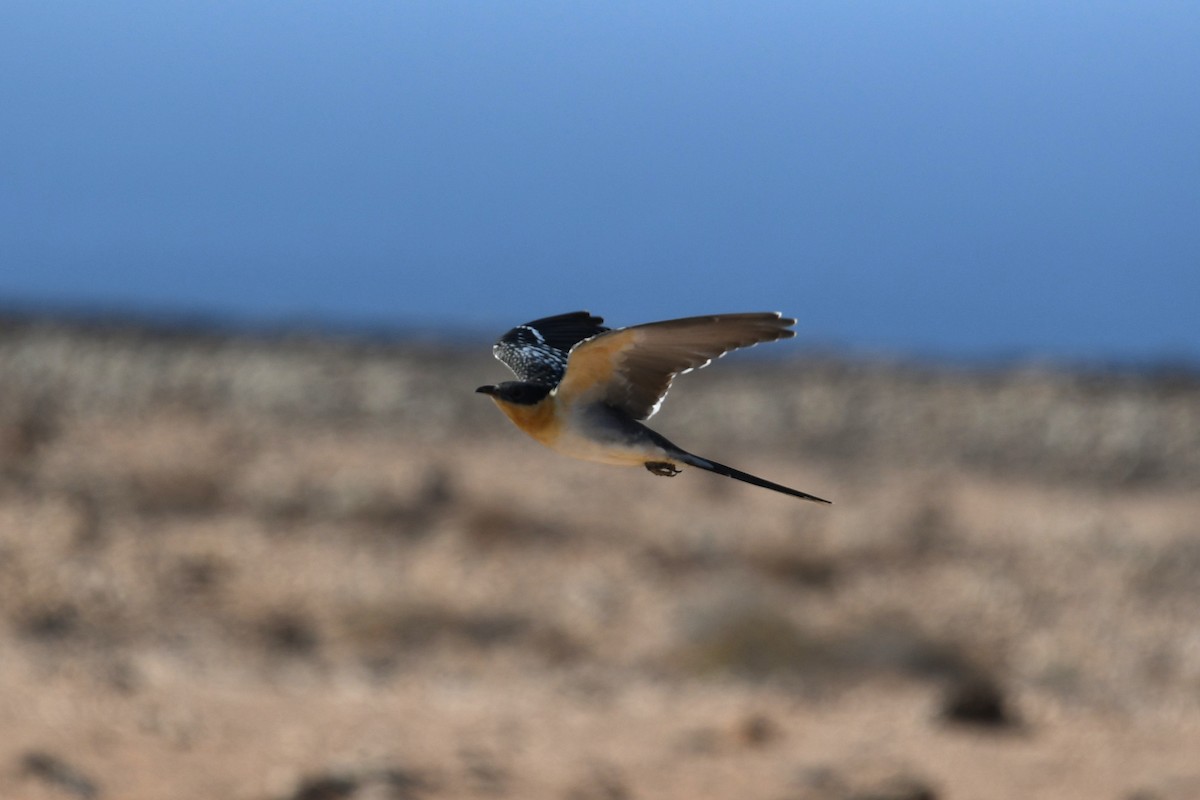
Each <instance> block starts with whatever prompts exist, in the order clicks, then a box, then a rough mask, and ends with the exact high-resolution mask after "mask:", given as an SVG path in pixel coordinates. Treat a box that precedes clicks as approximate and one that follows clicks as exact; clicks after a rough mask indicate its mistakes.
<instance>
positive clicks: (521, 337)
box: [492, 311, 608, 386]
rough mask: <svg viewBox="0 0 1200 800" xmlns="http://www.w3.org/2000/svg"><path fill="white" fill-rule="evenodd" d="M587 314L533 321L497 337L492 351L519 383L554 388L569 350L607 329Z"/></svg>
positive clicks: (564, 368) (564, 366)
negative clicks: (520, 381)
mask: <svg viewBox="0 0 1200 800" xmlns="http://www.w3.org/2000/svg"><path fill="white" fill-rule="evenodd" d="M603 322H604V320H603V319H601V318H600V317H597V316H593V315H592V314H589V313H588V312H587V311H575V312H572V313H570V314H559V315H558V316H554V317H544V318H542V319H535V320H534V321H533V322H526V323H525V324H524V325H518V326H517V327H515V328H513V329H512V330H510V331H509V332H508V333H506V334H504V335H503V336H501V337H500V339H499V340H498V341H497V342H496V344H495V346H493V347H492V352H493V353H495V355H496V358H498V359H500V361H502V362H504V364H505V366H507V367H508V368H509V369H511V370H512V371H513V373H514V374H516V376H517V378H518V379H519V380H522V381H525V382H526V383H536V384H539V385H542V386H557V385H558V382H559V381H561V380H562V377H563V373H564V372H565V371H566V368H567V355H568V354H569V353H570V352H571V348H572V347H574V346H575V345H577V344H578V343H579V342H582V341H583V340H585V339H590V338H591V337H593V336H595V335H596V334H599V333H604V332H605V331H607V330H608V328H606V327H604V325H603V324H602V323H603Z"/></svg>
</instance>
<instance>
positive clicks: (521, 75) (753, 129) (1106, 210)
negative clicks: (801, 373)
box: [0, 0, 1200, 361]
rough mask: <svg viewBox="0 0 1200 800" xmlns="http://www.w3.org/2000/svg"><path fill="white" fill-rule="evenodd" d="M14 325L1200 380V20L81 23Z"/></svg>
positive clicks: (732, 14)
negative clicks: (382, 332) (713, 330)
mask: <svg viewBox="0 0 1200 800" xmlns="http://www.w3.org/2000/svg"><path fill="white" fill-rule="evenodd" d="M4 18H5V19H4V24H3V26H0V109H3V110H2V111H0V306H9V307H13V306H18V307H24V308H32V307H48V308H73V309H100V310H106V311H113V310H118V311H120V310H129V311H135V312H140V313H152V314H156V315H162V314H171V313H183V314H190V315H197V314H198V315H211V316H215V317H217V318H225V319H229V320H234V321H239V322H251V323H265V324H277V323H288V322H292V321H296V320H306V321H316V322H326V323H331V324H337V325H355V324H363V325H370V326H380V325H382V326H395V327H405V326H410V325H421V326H465V327H467V328H470V329H471V330H479V331H489V330H493V329H495V330H497V332H498V331H499V330H503V329H504V328H507V327H508V326H509V325H510V324H512V323H515V322H518V321H522V320H524V319H529V318H532V317H536V316H542V315H544V314H548V313H554V312H558V311H566V310H573V309H576V308H587V309H590V310H592V311H594V312H597V313H601V314H603V315H605V316H606V317H608V319H609V320H610V322H612V323H614V324H618V325H619V324H630V323H634V322H639V321H646V320H650V319H660V318H666V317H671V316H685V315H690V314H697V313H708V312H714V311H741V310H755V309H779V310H783V311H785V312H787V313H789V314H792V315H795V316H797V317H799V318H800V324H799V326H798V327H799V330H800V334H801V337H802V338H803V340H805V341H806V342H808V343H809V344H814V345H820V346H833V347H841V348H847V349H851V350H856V351H865V352H882V353H896V354H906V355H935V356H951V357H955V358H978V357H985V358H986V357H994V356H1011V355H1033V356H1048V357H1053V358H1065V359H1083V360H1112V359H1117V360H1139V359H1149V360H1159V359H1180V358H1183V359H1188V360H1192V361H1200V46H1197V42H1200V5H1198V4H1196V3H1192V2H1174V3H1166V2H1153V0H1152V1H1151V2H1137V3H1134V2H1125V3H1114V2H1078V3H1073V2H1061V3H1043V2H1019V1H1018V0H1005V1H1004V2H986V1H985V2H970V3H967V2H960V3H920V2H918V3H908V4H901V3H891V2H886V3H885V2H855V3H850V2H844V0H838V1H837V2H785V3H721V4H715V3H694V2H687V3H685V2H674V1H673V0H672V1H670V2H655V3H645V2H637V3H621V2H606V3H563V2H546V3H532V2H512V3H485V2H462V3H457V2H429V3H413V2H358V1H356V0H350V1H348V2H338V3H320V4H318V3H298V2H205V3H189V2H179V3H163V2H144V3H141V2H121V1H120V0H110V2H105V3H93V2H65V1H64V2H54V0H37V1H36V2H24V1H23V0H14V1H13V2H10V3H7V4H6V6H5V13H4Z"/></svg>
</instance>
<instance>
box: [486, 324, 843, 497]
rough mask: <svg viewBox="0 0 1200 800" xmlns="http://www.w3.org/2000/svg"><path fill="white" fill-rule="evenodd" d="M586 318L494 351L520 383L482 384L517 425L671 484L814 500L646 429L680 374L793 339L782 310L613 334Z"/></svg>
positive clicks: (533, 328) (519, 331) (517, 333)
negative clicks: (718, 483)
mask: <svg viewBox="0 0 1200 800" xmlns="http://www.w3.org/2000/svg"><path fill="white" fill-rule="evenodd" d="M603 323H604V320H603V319H601V318H600V317H597V316H593V315H592V314H590V313H588V312H587V311H575V312H573V313H570V314H560V315H558V316H554V317H545V318H544V319H536V320H534V321H533V322H526V323H525V324H524V325H518V326H517V327H515V328H513V329H512V330H510V331H509V332H508V333H506V334H504V335H503V336H501V337H500V339H499V341H497V342H496V344H495V345H494V346H493V347H492V352H493V353H494V354H495V356H496V358H498V359H499V360H500V361H502V362H503V363H504V364H505V366H507V367H508V368H509V369H511V370H512V371H513V373H514V374H515V375H516V376H517V378H518V380H515V381H505V382H503V383H500V384H496V385H494V386H480V387H479V388H478V389H476V390H475V391H476V392H480V393H482V394H486V395H489V396H490V397H491V398H492V400H493V401H495V403H496V405H497V406H499V408H500V410H501V411H503V412H504V414H505V415H506V416H507V417H508V418H509V419H511V420H512V421H513V422H514V423H515V424H516V426H517V427H518V428H520V429H521V430H523V431H524V432H525V433H527V434H529V435H530V436H532V437H533V438H534V439H537V440H538V441H539V442H541V443H542V444H544V445H546V446H547V447H550V448H552V449H554V450H557V451H558V452H560V453H563V454H565V455H569V456H574V457H575V458H582V459H584V460H587V461H599V462H601V463H605V464H620V465H625V466H637V465H639V464H640V465H643V466H645V467H646V469H648V470H649V471H650V472H652V473H654V474H655V475H662V476H665V477H674V476H675V475H678V474H679V472H680V467H681V466H688V467H699V468H700V469H704V470H708V471H709V472H715V473H716V474H718V475H725V476H727V477H730V478H734V479H736V480H739V481H744V482H746V483H750V484H753V485H755V486H761V487H763V488H764V489H771V490H773V491H776V492H782V493H783V494H788V495H791V496H792V497H799V498H801V499H804V500H812V501H814V502H817V503H828V502H830V501H828V500H824V499H822V498H820V497H816V496H815V495H811V494H808V493H807V492H801V491H799V490H798V489H791V488H788V487H787V486H781V485H780V484H778V483H772V482H771V481H768V480H765V479H763V478H759V477H757V476H755V475H750V474H748V473H745V472H742V471H740V470H736V469H734V468H733V467H727V466H725V465H724V464H718V463H717V462H716V461H712V460H711V459H707V458H701V457H700V456H698V455H695V454H694V453H689V452H688V451H686V450H684V449H683V448H682V447H679V446H678V445H676V444H673V443H672V442H670V441H668V440H667V438H666V437H664V436H663V435H662V434H659V433H657V432H655V431H653V430H651V429H650V428H648V427H646V426H645V425H643V424H642V421H643V420H647V419H649V418H650V417H652V416H654V414H655V412H657V411H658V408H659V406H661V405H662V401H663V398H664V397H666V395H667V390H668V389H670V388H671V381H672V380H673V379H674V378H675V376H676V375H678V374H680V373H683V372H690V371H691V370H694V369H699V368H700V367H703V366H706V365H707V364H709V363H710V362H711V361H712V360H713V359H714V358H719V357H721V356H723V355H724V354H725V353H727V352H729V351H730V350H736V349H738V348H741V347H750V346H751V345H755V344H758V343H759V342H774V341H777V340H779V339H788V338H791V337H792V336H795V335H796V333H795V331H793V330H791V326H793V325H795V324H796V320H794V319H786V318H782V317H781V316H780V315H779V314H778V313H777V312H762V313H751V314H719V315H716V316H709V317H687V318H686V319H671V320H666V321H664V322H649V323H646V324H644V325H633V326H630V327H628V328H618V329H616V330H613V329H610V328H606V327H604V324H603Z"/></svg>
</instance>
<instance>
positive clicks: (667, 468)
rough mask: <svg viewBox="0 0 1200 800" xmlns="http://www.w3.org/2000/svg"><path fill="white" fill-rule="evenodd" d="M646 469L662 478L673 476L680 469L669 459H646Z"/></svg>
mask: <svg viewBox="0 0 1200 800" xmlns="http://www.w3.org/2000/svg"><path fill="white" fill-rule="evenodd" d="M646 469H648V470H650V471H651V472H653V473H654V474H655V475H661V476H662V477H664V478H674V477H675V476H676V475H678V474H679V473H680V472H681V470H680V469H679V468H678V467H676V466H675V465H674V464H672V463H671V462H669V461H647V462H646Z"/></svg>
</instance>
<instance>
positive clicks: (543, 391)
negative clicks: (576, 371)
mask: <svg viewBox="0 0 1200 800" xmlns="http://www.w3.org/2000/svg"><path fill="white" fill-rule="evenodd" d="M475 391H476V392H478V393H479V394H486V395H488V396H490V397H491V398H492V399H493V400H495V401H496V402H497V403H500V402H504V403H512V404H514V405H519V406H532V405H535V404H537V403H539V402H541V401H542V400H544V399H545V397H546V395H548V394H550V387H549V386H542V385H540V384H537V383H525V382H523V381H505V382H504V383H501V384H497V385H495V386H480V387H479V388H478V389H476V390H475Z"/></svg>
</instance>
